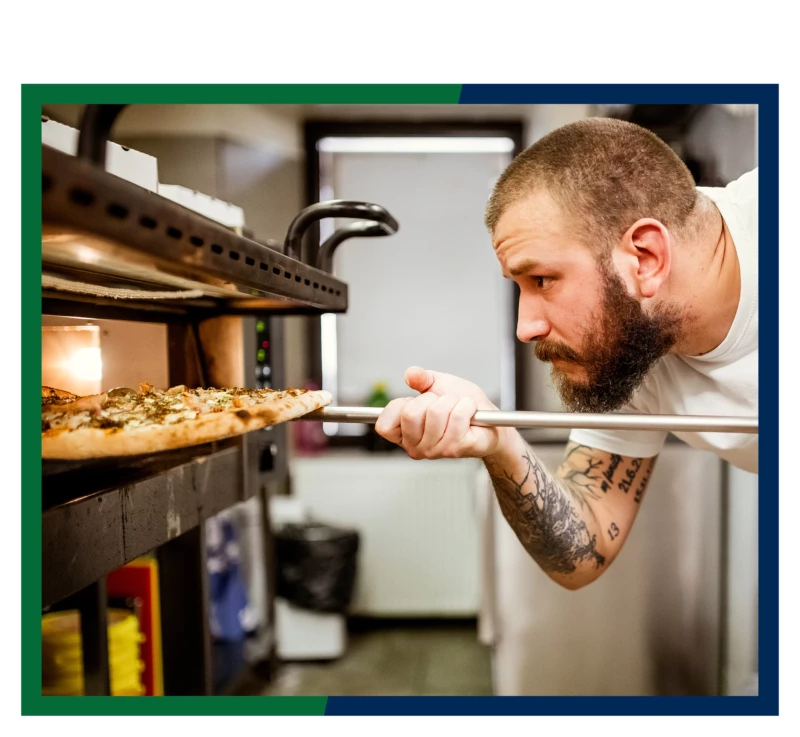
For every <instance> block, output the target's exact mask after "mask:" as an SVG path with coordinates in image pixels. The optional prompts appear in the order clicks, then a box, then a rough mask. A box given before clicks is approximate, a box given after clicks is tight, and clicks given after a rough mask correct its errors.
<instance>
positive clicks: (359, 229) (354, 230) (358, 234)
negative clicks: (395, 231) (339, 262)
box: [316, 220, 392, 274]
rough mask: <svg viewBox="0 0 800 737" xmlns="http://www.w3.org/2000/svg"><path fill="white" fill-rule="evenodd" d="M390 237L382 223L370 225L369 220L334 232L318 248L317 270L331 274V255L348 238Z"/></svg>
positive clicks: (360, 221)
mask: <svg viewBox="0 0 800 737" xmlns="http://www.w3.org/2000/svg"><path fill="white" fill-rule="evenodd" d="M385 235H392V233H391V232H390V231H389V229H388V228H387V227H386V226H385V225H384V224H383V223H372V222H370V221H369V220H359V221H358V222H355V223H350V225H345V226H344V227H343V228H339V230H337V231H335V232H334V234H333V235H332V236H331V237H330V238H328V240H326V241H325V242H324V243H323V244H322V245H321V246H320V247H319V252H318V253H317V264H316V266H317V268H318V269H319V270H320V271H327V272H328V273H329V274H330V273H333V253H334V251H335V250H336V249H337V248H338V247H339V246H340V245H341V244H342V243H344V242H345V241H346V240H347V239H348V238H379V237H381V236H385Z"/></svg>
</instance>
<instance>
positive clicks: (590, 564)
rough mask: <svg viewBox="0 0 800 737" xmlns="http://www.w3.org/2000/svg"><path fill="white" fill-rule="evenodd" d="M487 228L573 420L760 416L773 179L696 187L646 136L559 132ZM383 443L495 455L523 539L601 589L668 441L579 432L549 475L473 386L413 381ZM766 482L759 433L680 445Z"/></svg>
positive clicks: (516, 177)
mask: <svg viewBox="0 0 800 737" xmlns="http://www.w3.org/2000/svg"><path fill="white" fill-rule="evenodd" d="M486 225H487V227H488V229H489V231H490V233H491V236H492V245H493V248H494V251H495V254H496V256H497V259H498V261H499V263H500V267H501V269H502V271H503V275H504V276H505V277H506V278H508V279H511V280H513V281H514V282H515V283H516V284H517V285H518V286H519V289H520V298H519V319H518V324H517V337H518V338H519V340H521V341H523V342H526V343H531V344H532V345H533V350H534V352H535V354H536V356H537V357H538V358H539V359H541V360H543V361H548V362H550V363H551V364H552V376H553V379H554V383H555V385H556V387H557V389H558V391H559V393H560V395H561V398H562V400H563V403H564V405H565V406H566V408H567V409H570V410H572V411H576V412H633V413H637V414H684V415H739V416H752V417H756V416H757V415H758V171H757V170H755V171H752V172H750V173H748V174H745V175H744V176H742V177H741V178H740V179H738V180H737V181H735V182H733V183H731V184H730V185H728V186H727V187H724V188H703V187H696V186H695V182H694V180H693V179H692V176H691V174H690V172H689V170H688V169H687V168H686V166H685V165H684V164H683V162H682V161H681V160H680V158H679V157H678V156H677V155H676V154H675V153H674V152H673V151H672V149H670V147H669V146H667V145H666V144H665V143H664V142H663V141H661V140H660V139H659V138H658V137H657V136H655V135H654V134H652V133H650V132H649V131H647V130H645V129H643V128H640V127H638V126H635V125H632V124H630V123H626V122H622V121H618V120H611V119H603V118H596V119H590V120H584V121H580V122H577V123H573V124H570V125H567V126H564V127H563V128H559V129H557V130H555V131H553V132H552V133H550V134H549V135H547V136H545V137H544V138H542V139H541V140H539V141H538V142H537V143H535V144H534V145H533V146H531V147H530V148H528V149H527V150H525V151H524V152H523V153H521V154H520V155H519V156H517V157H516V158H515V159H514V160H513V161H512V163H511V164H510V165H509V167H508V168H507V169H506V171H505V172H504V173H503V175H502V176H501V177H500V179H499V180H498V182H497V184H496V186H495V188H494V192H493V193H492V196H491V198H490V200H489V203H488V206H487V210H486ZM406 383H407V384H408V386H409V387H411V389H413V390H415V391H417V392H419V396H416V397H413V398H403V399H397V400H394V401H393V402H391V403H390V404H389V405H387V407H386V408H385V409H384V411H383V412H382V413H381V415H380V417H379V419H378V421H377V423H376V426H375V429H376V430H377V432H378V433H379V434H380V435H382V436H383V437H385V438H387V439H388V440H390V441H392V442H394V443H397V444H398V445H401V446H402V447H403V448H404V449H405V451H406V452H407V454H408V455H409V456H410V457H411V458H414V459H423V458H425V459H435V458H464V457H472V458H481V459H483V461H484V463H485V465H486V468H487V469H488V471H489V474H490V476H491V478H492V483H493V485H494V488H495V491H496V494H497V498H498V501H499V504H500V508H501V509H502V511H503V515H504V517H505V518H506V520H507V521H508V523H509V524H510V525H511V527H512V528H513V530H514V532H515V533H516V535H517V537H518V538H519V540H520V542H521V543H522V544H523V545H524V547H525V549H526V550H527V551H528V553H529V554H530V555H531V556H532V557H533V559H534V560H535V561H536V562H537V563H538V564H539V566H540V567H541V568H542V569H543V570H544V571H545V573H547V574H548V576H550V578H552V579H553V580H554V581H556V582H557V583H559V584H560V585H562V586H564V587H566V588H569V589H577V588H580V587H582V586H585V585H586V584H588V583H590V582H592V581H594V580H595V579H597V578H598V577H599V576H600V575H601V574H602V573H603V572H604V571H605V570H606V569H607V568H608V567H609V565H610V564H611V563H612V561H613V560H614V558H615V557H616V556H617V555H618V553H619V551H620V549H621V548H622V546H623V544H624V543H625V540H626V539H627V537H628V535H629V533H630V531H631V527H632V526H633V523H634V521H635V519H636V515H637V513H638V511H639V507H640V503H641V501H642V499H643V497H644V494H645V491H646V489H647V484H648V481H649V479H650V476H651V474H652V471H653V467H654V465H655V462H656V458H657V456H658V454H659V452H660V450H661V448H662V446H663V444H664V441H665V439H666V433H665V432H661V431H658V432H656V431H653V432H631V431H589V430H574V431H573V432H572V433H571V435H570V440H569V444H568V445H567V448H566V452H565V455H564V459H563V462H562V464H561V466H560V467H559V469H558V470H557V472H556V473H551V472H550V471H549V470H548V469H547V468H545V467H544V465H543V464H542V463H541V462H540V461H539V460H538V459H537V457H536V456H535V454H534V453H533V452H532V450H531V449H530V447H529V446H528V444H527V443H526V442H525V441H524V439H523V438H522V436H521V435H520V434H519V433H518V432H517V431H516V430H514V429H511V428H483V427H473V426H471V425H470V420H471V419H472V417H473V416H474V414H475V412H476V411H478V410H492V409H497V408H496V407H495V406H494V405H493V404H492V403H491V402H490V401H489V400H488V399H487V397H486V395H485V394H484V392H483V391H482V390H481V389H480V388H479V387H477V386H476V385H474V384H472V383H470V382H468V381H465V380H463V379H460V378H458V377H455V376H451V375H448V374H442V373H438V372H436V371H431V370H425V369H422V368H418V367H412V368H410V369H409V370H408V371H407V372H406ZM675 435H676V436H677V437H679V438H680V439H682V440H683V441H685V442H687V443H688V444H690V445H692V446H694V447H697V448H704V449H707V450H710V451H712V452H714V453H716V454H717V455H718V456H719V457H720V458H723V459H725V460H727V461H729V462H730V463H732V464H733V465H735V466H738V467H739V468H742V469H745V470H747V471H751V472H756V473H757V472H758V436H757V435H746V434H725V433H703V432H676V433H675Z"/></svg>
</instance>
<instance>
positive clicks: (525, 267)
mask: <svg viewBox="0 0 800 737" xmlns="http://www.w3.org/2000/svg"><path fill="white" fill-rule="evenodd" d="M538 266H539V262H538V261H536V260H535V259H532V258H526V259H525V260H524V261H520V262H519V263H518V264H516V265H515V266H512V267H511V269H509V273H510V274H511V276H522V275H523V274H526V273H527V272H529V271H533V270H534V269H536V268H537V267H538Z"/></svg>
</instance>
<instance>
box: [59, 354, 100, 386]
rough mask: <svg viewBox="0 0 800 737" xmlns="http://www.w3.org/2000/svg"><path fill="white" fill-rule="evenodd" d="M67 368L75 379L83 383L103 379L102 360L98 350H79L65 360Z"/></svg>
mask: <svg viewBox="0 0 800 737" xmlns="http://www.w3.org/2000/svg"><path fill="white" fill-rule="evenodd" d="M67 366H68V368H69V370H70V372H71V373H72V375H73V376H75V378H77V379H83V380H84V381H102V379H103V358H102V356H101V355H100V349H99V348H79V349H78V350H77V351H75V352H74V353H73V354H72V355H71V356H70V357H69V359H67Z"/></svg>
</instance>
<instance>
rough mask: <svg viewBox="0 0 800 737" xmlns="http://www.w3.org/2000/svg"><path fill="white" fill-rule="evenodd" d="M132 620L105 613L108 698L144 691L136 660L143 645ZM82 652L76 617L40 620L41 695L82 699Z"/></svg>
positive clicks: (122, 614)
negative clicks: (109, 695)
mask: <svg viewBox="0 0 800 737" xmlns="http://www.w3.org/2000/svg"><path fill="white" fill-rule="evenodd" d="M143 639H144V638H143V637H142V634H141V633H140V632H139V623H138V621H137V619H136V616H135V615H133V614H131V613H130V612H128V611H125V610H119V609H110V610H109V611H108V665H109V677H110V680H111V695H112V696H141V695H143V694H144V692H145V689H144V686H143V685H142V678H141V674H142V671H143V670H144V663H143V662H142V661H141V660H140V659H139V644H140V643H141V642H142V641H143ZM83 693H84V680H83V652H82V648H81V625H80V614H79V613H78V612H77V611H74V610H71V611H65V612H53V613H52V614H45V615H44V616H43V617H42V694H43V695H45V696H82V695H83Z"/></svg>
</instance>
